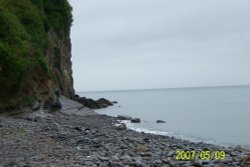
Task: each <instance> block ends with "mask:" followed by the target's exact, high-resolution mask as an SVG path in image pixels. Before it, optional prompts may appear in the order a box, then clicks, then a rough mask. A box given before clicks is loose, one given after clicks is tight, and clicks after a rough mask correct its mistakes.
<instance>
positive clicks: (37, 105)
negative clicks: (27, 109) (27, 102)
mask: <svg viewBox="0 0 250 167" xmlns="http://www.w3.org/2000/svg"><path fill="white" fill-rule="evenodd" d="M41 106H42V104H41V103H40V102H39V101H36V102H35V104H34V105H33V106H32V110H33V111H37V110H39V109H40V107H41Z"/></svg>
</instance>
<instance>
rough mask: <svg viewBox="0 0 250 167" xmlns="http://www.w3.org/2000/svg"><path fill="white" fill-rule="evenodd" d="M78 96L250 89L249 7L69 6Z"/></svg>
mask: <svg viewBox="0 0 250 167" xmlns="http://www.w3.org/2000/svg"><path fill="white" fill-rule="evenodd" d="M70 3H71V5H72V6H73V17H74V22H73V27H72V29H71V40H72V61H73V75H74V85H75V90H76V91H98V90H123V89H148V88H171V87H196V86H218V85H239V84H250V1H249V0H102V1H100V0H70Z"/></svg>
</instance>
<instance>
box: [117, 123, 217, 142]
mask: <svg viewBox="0 0 250 167" xmlns="http://www.w3.org/2000/svg"><path fill="white" fill-rule="evenodd" d="M119 122H120V123H124V124H126V126H127V128H128V129H131V130H135V131H137V132H144V133H150V134H155V135H163V136H169V137H174V138H176V139H181V140H188V141H190V142H195V143H198V142H204V143H208V144H217V145H221V144H220V143H216V142H215V141H213V140H204V139H198V138H195V137H188V136H184V135H179V134H175V133H173V132H166V131H157V130H150V129H146V128H141V127H135V124H134V123H131V122H130V121H128V120H122V121H119Z"/></svg>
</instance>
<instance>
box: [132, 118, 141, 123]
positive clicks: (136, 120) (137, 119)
mask: <svg viewBox="0 0 250 167" xmlns="http://www.w3.org/2000/svg"><path fill="white" fill-rule="evenodd" d="M130 122H131V123H140V122H141V120H140V118H133V119H131V120H130Z"/></svg>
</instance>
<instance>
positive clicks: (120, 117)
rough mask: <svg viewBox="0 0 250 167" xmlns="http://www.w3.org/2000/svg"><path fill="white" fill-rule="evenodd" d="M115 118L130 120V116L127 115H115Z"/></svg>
mask: <svg viewBox="0 0 250 167" xmlns="http://www.w3.org/2000/svg"><path fill="white" fill-rule="evenodd" d="M117 119H119V120H131V119H132V118H131V117H130V116H127V115H117Z"/></svg>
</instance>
